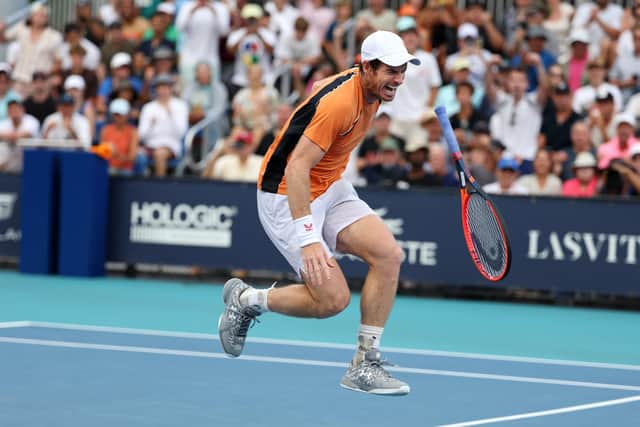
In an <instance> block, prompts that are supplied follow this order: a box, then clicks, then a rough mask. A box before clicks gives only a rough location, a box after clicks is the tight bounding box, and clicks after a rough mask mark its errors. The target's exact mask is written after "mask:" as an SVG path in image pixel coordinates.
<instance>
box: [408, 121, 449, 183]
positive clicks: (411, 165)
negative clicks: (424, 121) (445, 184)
mask: <svg viewBox="0 0 640 427" xmlns="http://www.w3.org/2000/svg"><path fill="white" fill-rule="evenodd" d="M427 138H428V135H427V132H426V131H425V130H422V129H421V130H420V131H417V132H414V133H413V134H411V135H410V136H409V139H408V140H407V147H406V149H405V153H406V156H407V166H408V168H407V174H406V176H405V181H406V182H407V183H409V186H411V187H435V186H438V185H440V182H439V181H438V180H437V179H436V177H435V176H434V175H432V174H429V173H427V170H428V169H429V164H428V162H427V158H428V153H429V146H428V144H427Z"/></svg>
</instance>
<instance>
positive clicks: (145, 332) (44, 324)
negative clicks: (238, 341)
mask: <svg viewBox="0 0 640 427" xmlns="http://www.w3.org/2000/svg"><path fill="white" fill-rule="evenodd" d="M26 323H27V324H25V325H23V326H31V327H38V328H50V329H66V330H73V331H92V332H107V333H118V334H134V335H147V336H162V337H173V338H191V339H203V340H218V339H219V338H218V335H214V334H203V333H195V332H177V331H160V330H155V329H134V328H120V327H112V326H93V325H79V324H72V323H53V322H38V321H34V322H26ZM247 342H255V343H259V344H273V345H290V346H296V347H311V348H325V349H338V350H349V351H351V350H353V349H354V348H355V346H354V345H351V344H338V343H328V342H319V341H299V340H286V339H272V338H248V339H247ZM382 350H383V351H385V352H387V353H397V354H411V355H419V356H438V357H455V358H461V359H474V360H495V361H502V362H516V363H530V364H540V365H558V366H575V367H583V368H599V369H619V370H626V371H640V365H629V364H621V363H603V362H584V361H578V360H564V359H546V358H538V357H523V356H503V355H496V354H482V353H463V352H450V351H441V350H428V349H424V350H423V349H411V348H400V347H382Z"/></svg>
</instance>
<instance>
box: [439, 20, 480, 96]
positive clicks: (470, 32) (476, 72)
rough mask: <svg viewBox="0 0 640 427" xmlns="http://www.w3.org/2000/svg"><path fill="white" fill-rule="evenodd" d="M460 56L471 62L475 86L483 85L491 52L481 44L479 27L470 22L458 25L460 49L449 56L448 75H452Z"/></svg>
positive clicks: (446, 68)
mask: <svg viewBox="0 0 640 427" xmlns="http://www.w3.org/2000/svg"><path fill="white" fill-rule="evenodd" d="M460 58H467V59H468V60H469V62H470V67H469V69H470V71H471V75H470V76H469V80H470V81H471V83H473V84H474V85H475V86H477V85H482V82H483V81H484V78H485V73H486V71H487V62H488V61H489V60H491V58H492V55H491V52H489V51H488V50H486V49H484V48H483V47H482V46H480V33H479V32H478V27H476V26H475V25H473V24H470V23H468V22H466V23H464V24H462V25H460V26H459V27H458V51H457V52H456V53H454V54H452V55H449V56H447V61H446V63H445V70H446V75H447V76H450V75H451V72H452V71H453V68H454V64H456V61H457V60H458V59H460Z"/></svg>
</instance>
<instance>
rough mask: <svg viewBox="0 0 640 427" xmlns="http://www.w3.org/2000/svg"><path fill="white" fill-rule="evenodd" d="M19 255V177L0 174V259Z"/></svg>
mask: <svg viewBox="0 0 640 427" xmlns="http://www.w3.org/2000/svg"><path fill="white" fill-rule="evenodd" d="M19 254H20V175H12V174H0V257H12V258H13V257H16V258H17V257H18V256H19Z"/></svg>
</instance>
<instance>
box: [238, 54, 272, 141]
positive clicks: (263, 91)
mask: <svg viewBox="0 0 640 427" xmlns="http://www.w3.org/2000/svg"><path fill="white" fill-rule="evenodd" d="M247 75H248V79H249V85H248V86H247V87H246V88H244V89H241V90H240V91H239V92H238V93H237V94H236V96H234V97H233V103H232V107H233V126H234V128H240V129H243V130H246V131H248V132H250V133H251V134H252V141H254V143H255V144H256V146H257V144H258V143H259V142H260V141H261V140H262V137H263V136H264V134H265V133H266V132H267V131H268V130H269V129H271V128H272V126H273V124H274V117H275V110H276V107H277V106H278V92H277V91H276V90H275V89H274V88H273V87H272V86H267V85H265V84H264V83H263V78H262V69H261V68H260V66H259V65H251V66H249V68H248V71H247ZM253 148H254V149H255V148H256V147H253Z"/></svg>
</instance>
